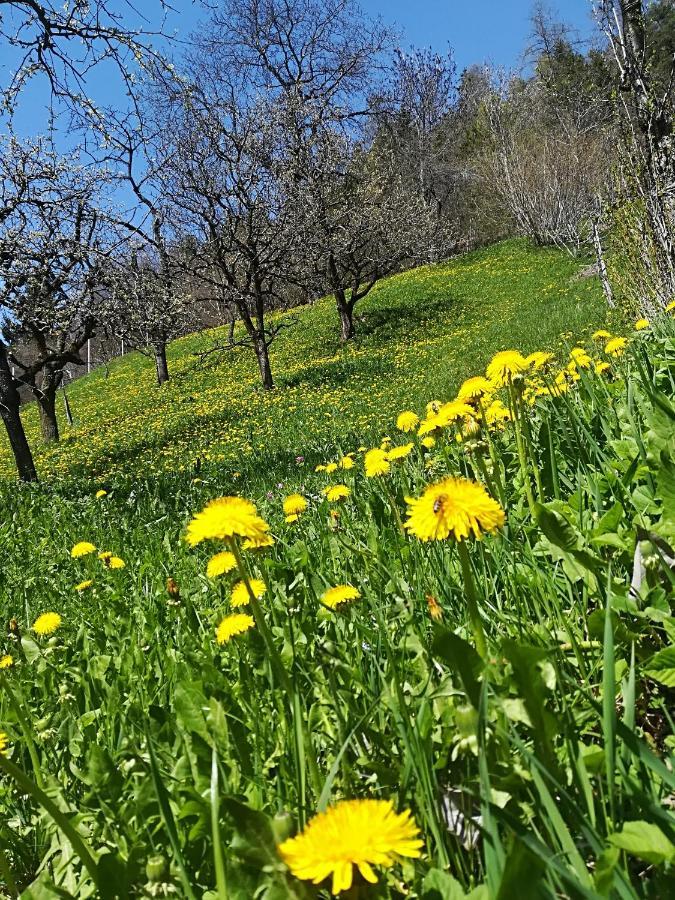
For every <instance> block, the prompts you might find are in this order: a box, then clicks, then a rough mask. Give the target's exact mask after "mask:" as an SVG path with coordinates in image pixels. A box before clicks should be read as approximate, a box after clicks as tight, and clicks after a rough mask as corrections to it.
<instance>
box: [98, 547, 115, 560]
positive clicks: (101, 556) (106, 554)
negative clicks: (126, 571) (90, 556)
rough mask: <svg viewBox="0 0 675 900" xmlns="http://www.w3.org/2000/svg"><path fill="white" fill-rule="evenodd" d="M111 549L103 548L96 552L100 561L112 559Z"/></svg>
mask: <svg viewBox="0 0 675 900" xmlns="http://www.w3.org/2000/svg"><path fill="white" fill-rule="evenodd" d="M112 555H113V554H112V550H103V551H102V552H101V553H99V554H98V558H99V559H100V560H101V562H107V561H108V560H109V559H112Z"/></svg>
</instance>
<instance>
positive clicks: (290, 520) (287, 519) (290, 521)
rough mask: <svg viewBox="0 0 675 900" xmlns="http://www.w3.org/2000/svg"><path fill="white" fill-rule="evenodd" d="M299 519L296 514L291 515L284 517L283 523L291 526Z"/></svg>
mask: <svg viewBox="0 0 675 900" xmlns="http://www.w3.org/2000/svg"><path fill="white" fill-rule="evenodd" d="M299 519H300V516H299V515H298V514H297V513H291V515H290V516H286V517H285V519H284V522H285V523H286V524H287V525H293V524H294V523H295V522H297V521H298V520H299Z"/></svg>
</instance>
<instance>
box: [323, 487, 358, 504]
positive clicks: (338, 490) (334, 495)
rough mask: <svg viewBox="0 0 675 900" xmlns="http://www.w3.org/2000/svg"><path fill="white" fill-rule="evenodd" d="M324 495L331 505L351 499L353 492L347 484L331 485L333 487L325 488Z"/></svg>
mask: <svg viewBox="0 0 675 900" xmlns="http://www.w3.org/2000/svg"><path fill="white" fill-rule="evenodd" d="M323 493H324V494H325V496H326V500H328V502H329V503H337V502H338V501H340V500H345V499H346V498H347V497H349V495H350V494H351V491H350V490H349V488H348V487H347V485H346V484H334V485H331V487H327V488H324V489H323Z"/></svg>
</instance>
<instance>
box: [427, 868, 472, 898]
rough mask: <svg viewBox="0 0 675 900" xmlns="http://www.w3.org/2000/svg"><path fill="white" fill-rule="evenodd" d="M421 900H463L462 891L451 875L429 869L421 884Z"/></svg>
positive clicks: (439, 870)
mask: <svg viewBox="0 0 675 900" xmlns="http://www.w3.org/2000/svg"><path fill="white" fill-rule="evenodd" d="M422 900H464V891H463V890H462V886H461V884H460V883H459V881H457V879H456V878H453V877H452V875H449V874H448V873H447V872H443V871H442V870H441V869H430V870H429V872H427V874H426V876H425V878H424V882H423V883H422Z"/></svg>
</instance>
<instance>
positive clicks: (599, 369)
mask: <svg viewBox="0 0 675 900" xmlns="http://www.w3.org/2000/svg"><path fill="white" fill-rule="evenodd" d="M610 368H611V366H610V364H609V363H608V362H606V361H603V362H596V364H595V374H596V375H603V374H604V373H605V372H608V371H609V370H610Z"/></svg>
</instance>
